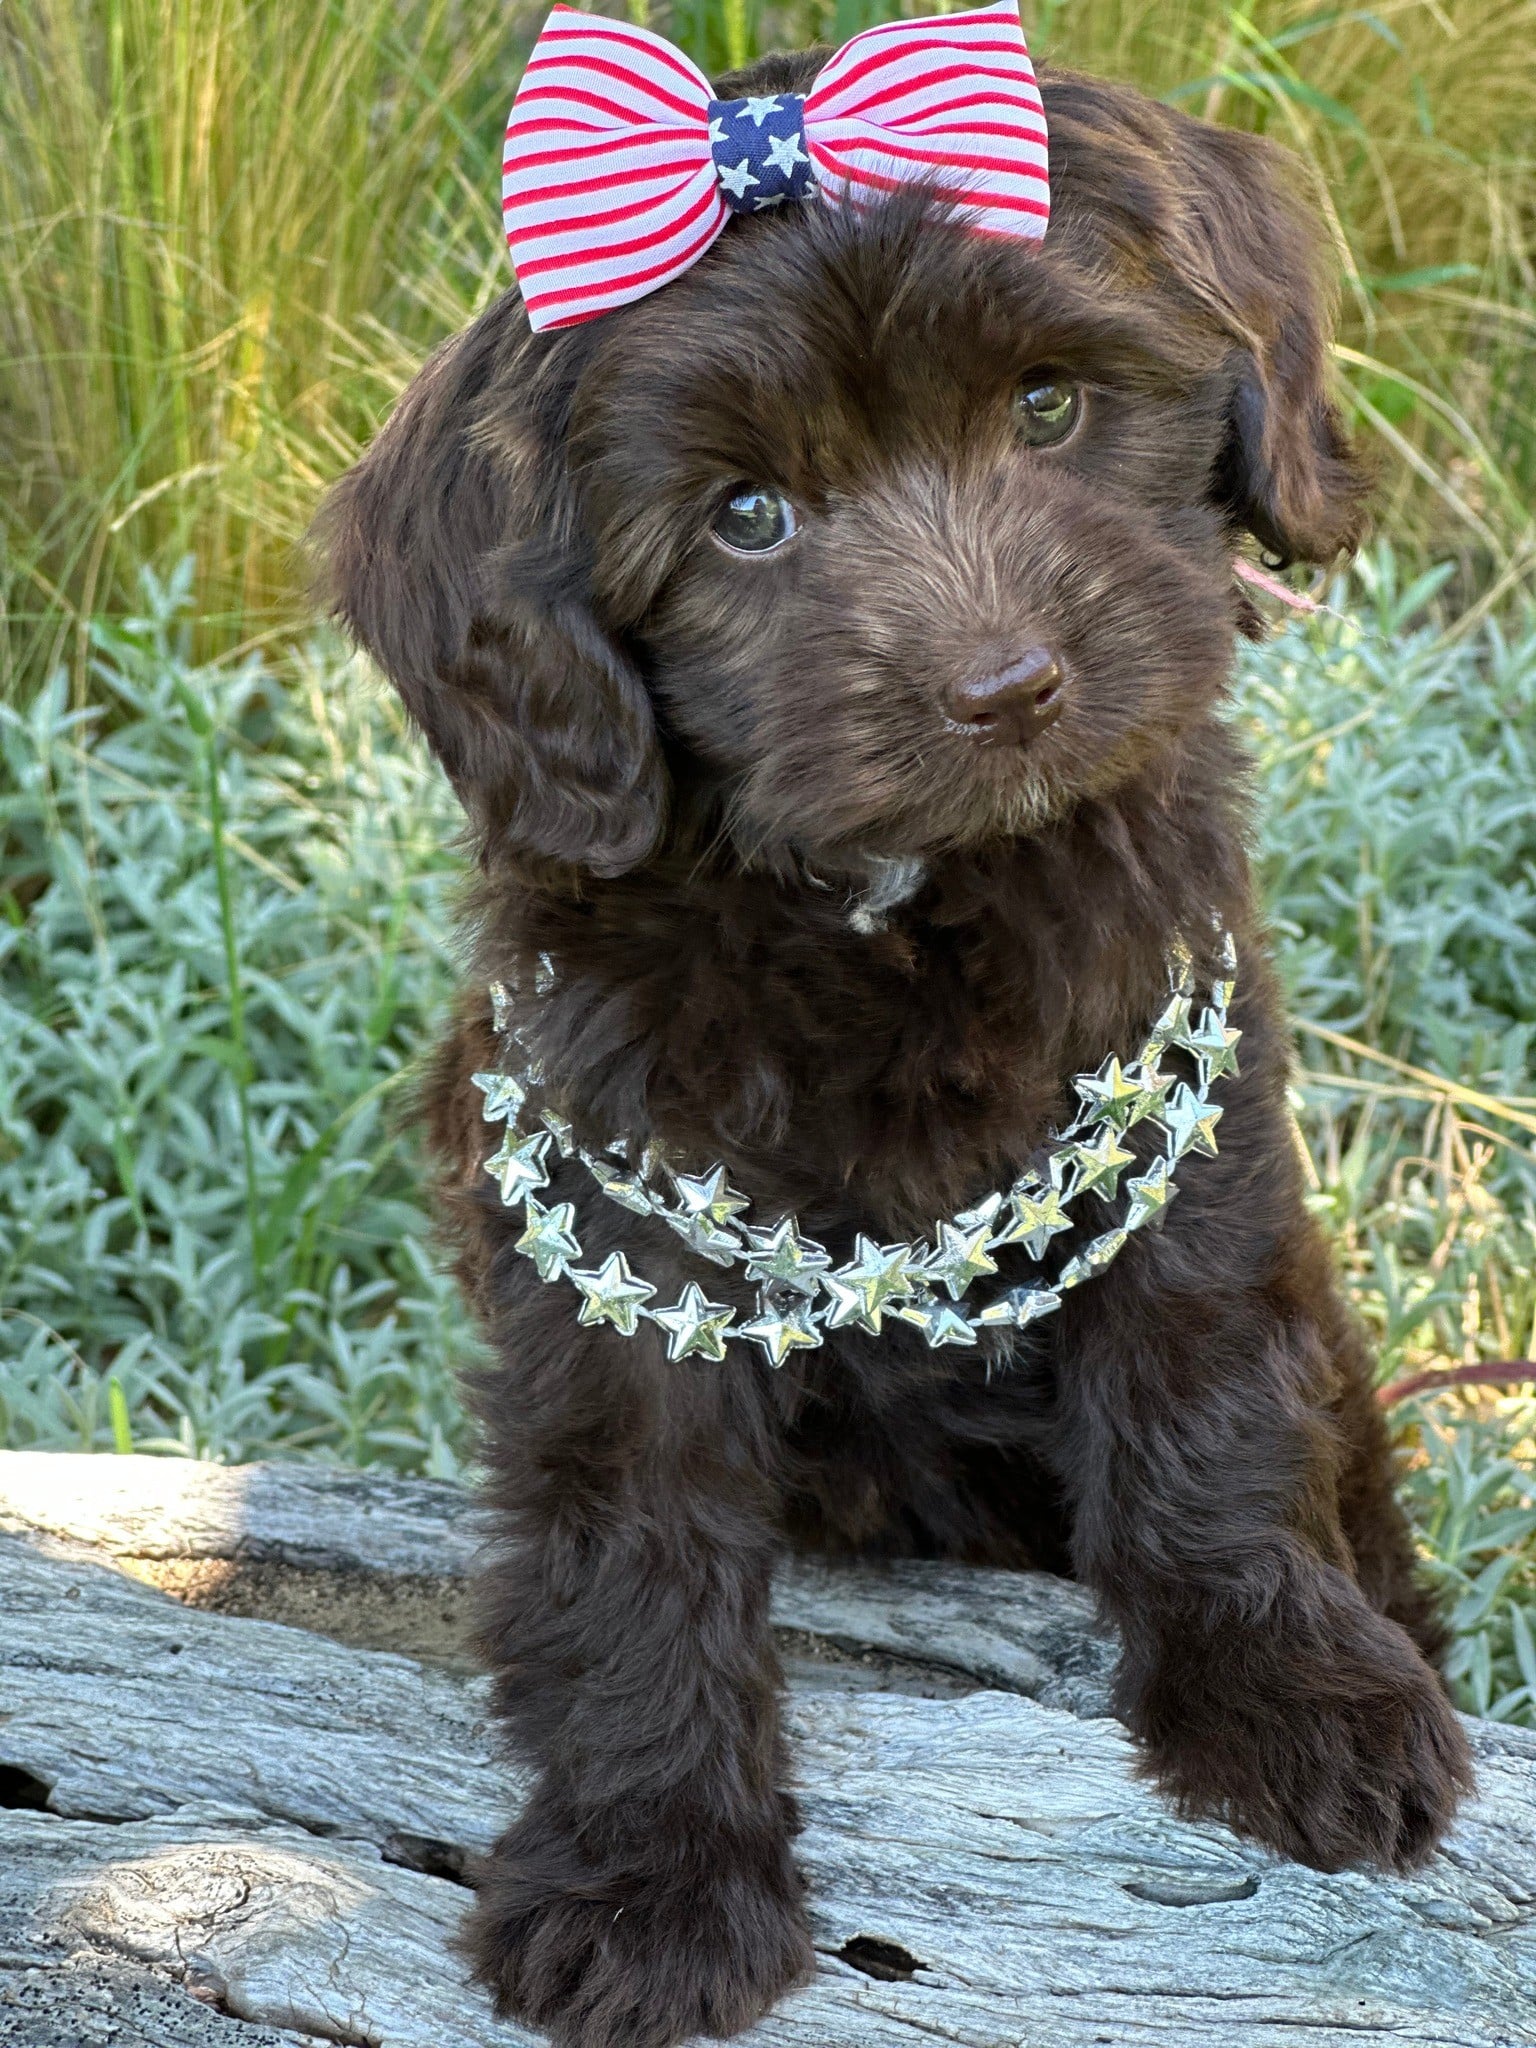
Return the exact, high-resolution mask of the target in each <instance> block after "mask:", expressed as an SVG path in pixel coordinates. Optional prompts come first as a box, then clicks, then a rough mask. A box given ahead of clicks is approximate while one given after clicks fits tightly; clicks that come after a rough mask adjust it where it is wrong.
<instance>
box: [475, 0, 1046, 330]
mask: <svg viewBox="0 0 1536 2048" xmlns="http://www.w3.org/2000/svg"><path fill="white" fill-rule="evenodd" d="M802 144H803V148H802V147H801V145H802ZM738 159H739V160H738ZM1047 168H1048V157H1047V153H1046V129H1045V110H1044V108H1043V107H1042V106H1041V104H1040V92H1039V88H1038V87H1037V86H1036V84H1035V73H1034V67H1033V66H1032V65H1031V63H1030V61H1029V51H1028V49H1027V48H1026V47H1025V43H1024V31H1023V29H1022V28H1021V27H1020V24H1019V11H1018V5H1017V0H997V4H996V5H995V6H991V7H980V8H977V9H975V10H974V11H973V12H971V13H969V14H942V15H935V16H933V17H931V18H929V19H926V20H921V21H891V22H886V23H883V24H882V25H881V26H880V27H878V28H871V29H865V30H864V32H863V33H862V34H861V35H856V36H855V37H854V38H853V39H852V41H851V42H847V43H845V44H844V45H843V47H842V49H840V50H839V51H838V52H837V53H836V55H835V56H833V57H831V58H830V59H829V60H828V62H827V63H826V65H825V66H824V68H823V69H822V71H821V73H820V75H819V77H818V78H817V79H816V82H815V84H814V85H813V86H812V88H811V90H810V92H809V93H808V94H807V95H806V97H805V99H804V100H803V101H802V100H801V99H800V98H799V97H798V96H797V95H795V94H792V93H780V94H777V95H776V96H773V97H771V98H770V97H766V96H762V97H759V98H756V99H746V100H724V101H722V100H717V99H716V98H715V97H714V94H713V90H712V88H711V86H710V83H709V81H708V79H707V78H705V76H704V74H703V72H702V71H700V70H699V68H698V66H697V65H696V64H694V63H692V62H691V60H690V59H689V58H687V57H686V56H684V54H683V52H682V51H681V50H679V49H675V48H674V47H673V45H672V44H671V43H669V42H667V41H666V40H665V39H664V38H663V37H661V36H658V35H653V34H651V32H650V31H649V30H648V29H643V28H635V27H632V26H631V25H630V24H629V23H628V22H619V21H610V20H607V19H605V18H604V17H603V16H601V15H597V14H582V13H579V12H578V11H577V10H576V9H575V8H572V7H563V6H562V7H557V8H556V9H555V11H554V13H553V14H551V16H550V17H549V20H548V21H547V22H546V23H545V25H544V28H543V31H542V33H541V34H540V36H539V39H538V41H537V43H535V45H534V48H533V55H532V57H531V58H530V59H529V62H528V68H527V70H526V71H525V73H524V74H523V82H522V85H521V86H520V87H519V89H518V94H517V100H516V103H515V104H514V106H513V108H512V118H511V120H510V121H509V122H508V124H507V146H506V155H505V160H504V162H503V165H502V213H503V216H504V219H505V223H506V231H507V245H508V247H509V248H510V250H511V252H512V263H513V267H514V268H515V270H516V272H517V279H518V283H519V284H520V285H521V287H522V291H523V300H524V303H525V305H526V306H527V309H528V320H529V324H530V325H531V326H533V327H535V328H546V327H573V326H575V325H576V324H577V322H578V321H582V320H591V319H594V318H595V317H596V316H597V315H598V314H599V313H606V312H607V311H609V309H610V308H612V307H614V306H622V305H626V304H627V303H628V302H629V301H630V300H632V299H639V298H644V297H645V295H646V293H648V292H653V291H656V290H658V289H659V288H660V287H661V286H662V285H664V284H667V283H669V282H670V281H671V280H672V279H673V278H674V277H677V276H678V275H679V274H680V273H681V272H683V271H684V270H686V269H688V267H689V266H690V264H693V263H696V262H697V261H698V259H699V258H700V257H701V256H702V255H703V253H704V251H705V250H706V249H707V248H708V247H709V245H710V244H711V242H713V241H714V239H715V237H716V236H717V235H718V234H719V233H720V231H721V229H722V228H723V227H724V226H725V224H726V222H727V221H728V220H729V219H730V216H731V214H732V213H733V212H751V211H758V210H761V209H762V208H764V207H766V206H769V205H776V204H778V203H779V202H780V201H781V200H783V199H795V198H799V197H800V196H802V194H803V193H805V192H807V191H809V190H811V189H815V190H817V191H819V192H820V193H821V195H822V196H823V197H824V198H827V199H830V200H833V201H834V202H837V201H852V202H853V203H854V204H857V203H859V201H860V199H861V198H862V197H865V196H869V195H874V194H877V193H882V192H890V191H893V190H896V189H897V188H899V187H901V186H903V185H909V184H916V183H919V182H921V183H924V184H927V185H930V186H933V187H936V188H938V189H941V190H942V191H944V192H945V193H946V194H949V195H952V196H953V197H954V198H955V199H956V200H958V201H959V202H960V204H961V207H962V212H961V214H960V216H959V217H960V218H961V219H962V220H963V221H964V223H965V225H966V226H968V227H970V228H973V229H976V230H977V231H979V232H981V233H984V234H995V235H1008V236H1012V237H1014V238H1016V239H1021V240H1026V241H1037V240H1038V239H1039V238H1040V237H1041V236H1042V235H1043V234H1044V233H1045V227H1046V221H1047V218H1048V217H1049V213H1050V183H1049V179H1048V176H1047ZM813 179H814V187H813V186H812V180H813Z"/></svg>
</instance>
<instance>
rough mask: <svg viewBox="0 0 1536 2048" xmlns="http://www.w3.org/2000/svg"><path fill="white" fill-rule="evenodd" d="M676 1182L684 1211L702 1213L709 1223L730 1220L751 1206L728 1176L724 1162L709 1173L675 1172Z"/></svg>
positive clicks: (698, 1214)
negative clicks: (729, 1180)
mask: <svg viewBox="0 0 1536 2048" xmlns="http://www.w3.org/2000/svg"><path fill="white" fill-rule="evenodd" d="M672 1184H673V1186H674V1187H675V1188H676V1189H677V1199H678V1201H679V1203H680V1204H681V1205H682V1210H683V1214H684V1215H685V1216H702V1217H703V1218H704V1219H705V1221H706V1222H708V1223H715V1224H725V1223H729V1222H730V1220H731V1218H732V1217H733V1216H739V1215H740V1214H741V1212H742V1210H743V1209H745V1208H747V1207H748V1206H749V1205H748V1202H747V1198H746V1196H745V1195H738V1194H737V1192H736V1190H735V1189H734V1188H733V1187H732V1186H731V1185H730V1183H729V1182H728V1181H727V1180H726V1177H725V1168H724V1167H723V1166H713V1167H711V1168H710V1170H709V1172H708V1173H701V1174H689V1173H674V1174H673V1176H672Z"/></svg>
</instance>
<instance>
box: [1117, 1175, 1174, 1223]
mask: <svg viewBox="0 0 1536 2048" xmlns="http://www.w3.org/2000/svg"><path fill="white" fill-rule="evenodd" d="M1125 1185H1126V1188H1127V1190H1128V1192H1129V1194H1130V1197H1131V1199H1130V1204H1129V1206H1128V1207H1127V1209H1126V1212H1125V1227H1126V1229H1127V1230H1140V1229H1141V1228H1142V1226H1143V1225H1144V1224H1147V1223H1151V1224H1153V1225H1158V1224H1161V1222H1162V1220H1163V1217H1164V1215H1165V1214H1166V1212H1167V1208H1168V1204H1169V1203H1170V1202H1171V1201H1172V1200H1173V1198H1174V1196H1175V1195H1176V1194H1177V1193H1178V1192H1179V1191H1178V1188H1177V1187H1176V1185H1175V1184H1174V1179H1173V1161H1172V1160H1171V1159H1154V1160H1153V1162H1152V1164H1151V1165H1150V1166H1149V1167H1148V1168H1147V1170H1146V1172H1145V1173H1141V1174H1138V1175H1137V1176H1136V1178H1135V1180H1128V1181H1127V1182H1126V1184H1125Z"/></svg>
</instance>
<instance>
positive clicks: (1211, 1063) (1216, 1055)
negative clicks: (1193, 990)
mask: <svg viewBox="0 0 1536 2048" xmlns="http://www.w3.org/2000/svg"><path fill="white" fill-rule="evenodd" d="M1242 1035H1243V1034H1242V1033H1241V1031H1234V1030H1233V1028H1232V1026H1231V1025H1230V1024H1229V1023H1228V1022H1227V1020H1226V1018H1225V1017H1224V1016H1223V1015H1222V1014H1221V1013H1220V1012H1219V1011H1217V1010H1203V1011H1202V1012H1201V1015H1200V1023H1199V1027H1198V1028H1197V1029H1196V1030H1194V1031H1192V1032H1191V1033H1190V1034H1189V1036H1188V1038H1187V1039H1185V1041H1184V1043H1185V1044H1186V1046H1187V1047H1188V1048H1189V1050H1190V1051H1191V1052H1192V1053H1193V1054H1194V1055H1195V1058H1196V1059H1197V1060H1198V1061H1199V1062H1200V1086H1201V1087H1202V1088H1209V1087H1210V1085H1211V1083H1212V1082H1213V1081H1219V1080H1220V1079H1221V1077H1222V1075H1223V1074H1235V1073H1236V1072H1237V1041H1238V1040H1239V1039H1240V1038H1241V1037H1242Z"/></svg>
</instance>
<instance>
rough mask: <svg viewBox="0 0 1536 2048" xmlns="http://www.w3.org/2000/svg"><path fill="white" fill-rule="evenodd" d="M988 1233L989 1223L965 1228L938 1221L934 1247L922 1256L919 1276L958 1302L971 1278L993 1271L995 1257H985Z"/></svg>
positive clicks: (990, 1231) (977, 1277) (974, 1278)
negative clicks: (936, 1239) (933, 1249)
mask: <svg viewBox="0 0 1536 2048" xmlns="http://www.w3.org/2000/svg"><path fill="white" fill-rule="evenodd" d="M991 1235H992V1228H991V1225H990V1224H989V1223H978V1224H972V1225H971V1226H970V1228H968V1229H961V1228H957V1227H956V1225H955V1224H953V1223H941V1224H939V1226H938V1239H939V1243H938V1249H937V1250H936V1251H933V1252H930V1253H929V1255H928V1257H927V1258H926V1259H924V1261H923V1277H924V1278H925V1279H927V1280H929V1281H932V1282H933V1283H934V1284H935V1285H937V1286H939V1287H942V1288H943V1289H944V1291H945V1293H946V1294H947V1295H948V1296H949V1298H950V1300H951V1301H958V1300H959V1299H960V1297H961V1296H962V1295H963V1294H964V1293H965V1290H966V1289H967V1288H968V1287H969V1286H970V1284H971V1282H972V1281H973V1280H979V1279H980V1278H981V1276H982V1275H983V1273H995V1272H996V1271H997V1261H996V1259H989V1258H988V1257H987V1240H988V1239H989V1238H990V1237H991Z"/></svg>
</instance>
